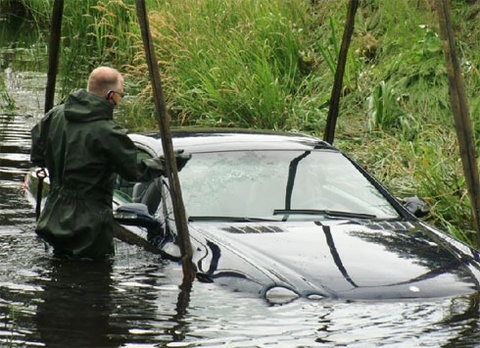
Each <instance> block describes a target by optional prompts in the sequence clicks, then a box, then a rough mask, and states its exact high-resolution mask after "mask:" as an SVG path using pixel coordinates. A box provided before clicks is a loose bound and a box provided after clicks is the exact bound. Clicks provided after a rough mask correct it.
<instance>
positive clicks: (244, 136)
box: [129, 129, 334, 154]
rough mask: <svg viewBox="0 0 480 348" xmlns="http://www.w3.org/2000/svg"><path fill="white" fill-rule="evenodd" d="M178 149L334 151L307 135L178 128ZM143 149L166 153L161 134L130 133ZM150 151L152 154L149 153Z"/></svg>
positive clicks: (175, 133)
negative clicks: (162, 148)
mask: <svg viewBox="0 0 480 348" xmlns="http://www.w3.org/2000/svg"><path fill="white" fill-rule="evenodd" d="M171 133H172V143H173V147H174V148H175V149H183V150H184V151H185V152H186V153H199V152H213V151H219V150H221V151H240V150H302V151H308V150H314V149H318V148H331V149H334V148H333V147H332V146H330V145H329V144H328V143H327V142H325V141H323V140H321V139H319V138H316V137H313V136H309V135H305V134H298V133H288V132H278V131H265V130H250V129H178V130H177V129H174V130H172V132H171ZM129 136H130V138H132V140H133V141H134V142H135V143H136V145H137V146H139V145H143V146H140V147H144V146H147V147H148V148H152V149H154V151H155V152H156V153H157V154H160V153H161V152H162V150H161V141H160V137H159V134H158V133H149V134H129ZM149 152H150V151H149Z"/></svg>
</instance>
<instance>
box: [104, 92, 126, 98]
mask: <svg viewBox="0 0 480 348" xmlns="http://www.w3.org/2000/svg"><path fill="white" fill-rule="evenodd" d="M112 93H117V94H118V95H119V96H120V98H123V97H125V94H124V93H121V92H117V91H114V90H109V91H108V92H107V95H106V99H107V100H108V99H109V98H110V97H111V96H112Z"/></svg>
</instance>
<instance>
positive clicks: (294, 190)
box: [113, 130, 480, 302]
mask: <svg viewBox="0 0 480 348" xmlns="http://www.w3.org/2000/svg"><path fill="white" fill-rule="evenodd" d="M130 136H131V139H132V140H133V141H134V143H135V144H136V146H137V147H138V150H139V154H140V156H142V157H154V156H160V155H161V154H162V146H161V141H160V139H158V137H157V136H155V135H152V136H149V135H139V134H132V135H130ZM173 144H174V148H175V149H176V150H179V149H181V150H183V151H184V153H185V154H188V155H191V158H190V160H189V161H188V162H187V164H186V165H185V166H184V167H183V168H182V170H181V171H180V172H179V179H180V182H181V189H182V197H183V201H184V204H185V210H186V214H187V218H188V222H189V223H188V227H189V233H190V237H191V243H192V247H193V261H194V263H195V265H196V267H197V269H198V276H197V278H198V280H199V281H205V282H214V283H217V284H219V285H221V286H227V287H229V288H231V289H232V290H233V291H242V292H250V293H254V294H258V295H259V296H262V297H265V298H266V299H268V300H269V301H272V302H285V301H289V300H291V299H294V298H297V297H306V298H312V299H321V298H335V299H337V298H338V299H364V300H392V299H407V298H433V297H449V296H458V295H467V294H472V293H475V292H478V291H479V289H480V285H479V280H480V263H479V253H478V252H477V251H476V250H474V249H472V248H471V247H469V246H467V245H465V244H463V243H461V242H459V241H456V240H455V239H454V238H452V237H451V236H449V235H447V234H446V233H444V232H442V231H439V230H438V229H436V228H434V227H432V226H429V225H428V224H426V223H425V222H423V221H422V220H420V219H419V218H418V217H416V216H415V213H416V211H415V208H414V209H412V208H411V206H410V205H409V206H408V208H409V209H407V207H406V205H405V202H400V201H399V200H397V199H396V198H395V197H394V196H393V195H392V194H390V193H389V192H388V191H387V190H386V189H385V188H384V187H383V186H382V185H381V184H380V183H379V182H378V181H377V180H375V179H374V178H373V177H372V176H371V175H370V174H369V173H367V172H366V171H365V170H363V169H362V168H361V167H360V166H359V165H358V164H356V163H355V162H354V161H353V160H352V159H350V158H349V157H348V156H346V155H345V154H343V153H342V152H341V151H339V150H338V149H336V148H334V147H332V146H331V145H329V144H327V143H326V142H324V141H322V140H320V139H318V138H315V137H311V136H306V135H299V134H284V133H272V132H253V131H233V130H231V131H228V130H227V131H225V130H211V131H209V130H194V131H181V132H174V133H173ZM117 184H118V187H117V188H118V190H117V192H116V194H115V198H114V202H113V205H114V208H115V209H116V217H117V219H118V221H120V222H121V223H123V226H124V228H127V229H129V230H130V231H132V232H134V233H136V234H138V235H140V236H142V238H145V239H147V240H149V242H150V243H152V244H154V245H155V246H156V247H157V248H160V249H162V251H163V253H164V256H165V257H167V258H171V259H173V260H175V259H177V258H178V257H179V250H178V247H177V246H176V230H175V223H174V215H173V209H172V202H171V198H170V190H169V184H168V181H167V179H166V178H163V177H162V178H158V179H156V180H154V181H152V182H150V183H148V184H142V183H132V182H125V181H123V180H121V179H120V178H118V180H117ZM410 203H411V202H410ZM413 206H415V204H413ZM420 207H421V206H420ZM135 225H136V226H135Z"/></svg>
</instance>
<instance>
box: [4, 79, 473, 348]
mask: <svg viewBox="0 0 480 348" xmlns="http://www.w3.org/2000/svg"><path fill="white" fill-rule="evenodd" d="M8 78H13V77H8ZM14 78H15V79H17V80H11V81H10V82H11V85H10V87H9V88H10V91H9V95H11V96H12V98H14V100H15V104H16V106H17V109H16V110H15V111H11V110H10V111H1V112H0V346H2V347H3V346H5V347H38V346H46V347H120V346H122V347H200V346H204V347H264V346H279V347H316V346H318V347H334V346H355V347H365V346H367V347H373V346H378V345H383V346H394V347H405V346H408V347H413V346H415V347H417V346H428V347H458V346H465V347H471V346H475V345H477V344H478V342H480V329H479V321H478V320H479V308H478V306H479V299H478V296H471V297H459V298H456V299H454V300H450V299H438V300H429V301H402V302H399V303H397V302H384V303H374V302H341V301H330V300H328V301H323V300H321V301H306V300H303V299H302V300H298V301H294V302H292V303H289V304H287V305H283V306H270V305H268V304H267V303H265V302H264V301H262V300H261V299H258V298H255V297H252V296H251V295H247V294H242V293H233V292H230V291H228V290H227V289H223V288H220V287H218V286H216V285H215V284H201V283H198V282H195V283H194V284H193V287H192V289H191V291H189V289H185V290H184V291H181V290H180V289H179V287H178V284H180V282H181V279H182V275H181V267H180V266H179V265H176V264H172V263H168V262H164V261H162V260H161V259H160V258H159V256H158V255H153V254H151V253H148V252H146V251H144V250H141V249H139V248H137V247H135V246H130V245H126V244H124V243H121V242H118V241H117V242H116V249H117V253H116V256H115V257H114V258H113V259H112V261H111V262H110V263H100V264H99V263H89V262H77V263H74V262H67V261H59V260H55V259H53V258H52V257H51V256H50V253H48V252H46V251H45V247H44V245H43V243H42V242H41V241H40V240H39V239H37V238H36V236H35V233H34V232H33V229H34V219H35V218H34V211H33V208H32V207H31V205H30V204H29V203H28V202H27V200H26V198H24V196H23V193H22V190H21V185H22V180H23V176H24V174H25V172H26V171H27V170H28V168H29V163H28V153H29V148H30V143H29V130H30V128H31V127H32V126H33V124H34V122H35V120H36V119H37V118H38V117H39V116H40V115H41V107H40V106H41V105H43V101H42V97H41V92H40V89H39V86H40V85H43V84H44V82H45V81H44V79H45V76H44V74H35V73H28V74H27V73H25V74H23V75H22V74H17V75H15V77H14ZM1 80H2V79H0V81H1ZM4 80H6V81H8V79H5V76H4ZM13 82H15V83H13ZM28 85H33V87H31V89H28V88H27V87H26V86H28ZM392 247H394V246H393V245H392Z"/></svg>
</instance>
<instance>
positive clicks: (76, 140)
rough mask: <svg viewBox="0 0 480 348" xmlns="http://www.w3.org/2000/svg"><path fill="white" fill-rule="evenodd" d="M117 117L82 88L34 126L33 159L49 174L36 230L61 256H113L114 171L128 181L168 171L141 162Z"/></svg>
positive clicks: (108, 105)
mask: <svg viewBox="0 0 480 348" xmlns="http://www.w3.org/2000/svg"><path fill="white" fill-rule="evenodd" d="M112 118H113V107H112V106H111V105H110V104H109V103H108V102H107V101H106V100H104V99H102V98H99V97H97V96H96V95H93V94H91V93H88V92H87V91H85V90H78V91H76V92H75V93H73V94H71V95H69V96H68V97H67V99H66V100H65V103H64V104H61V105H59V106H56V107H55V108H53V109H52V110H51V111H50V112H48V113H47V114H46V115H45V116H44V117H43V118H42V120H41V121H40V122H39V123H38V124H37V125H36V126H35V127H34V128H33V129H32V148H31V160H32V162H33V163H34V164H35V165H37V166H41V167H46V168H47V169H48V173H49V177H50V191H49V195H48V197H47V201H46V203H45V207H44V209H43V211H42V213H41V215H40V217H39V220H38V224H37V228H36V232H37V234H38V235H39V236H40V237H42V238H43V239H44V240H45V241H47V242H48V243H50V244H51V245H52V246H53V248H54V252H55V253H56V254H60V255H67V256H79V257H89V258H101V257H104V256H105V255H108V254H113V253H114V249H113V223H114V221H113V215H112V196H113V189H114V182H115V174H116V173H117V174H119V175H120V176H122V177H123V178H124V179H126V180H129V181H148V180H150V179H152V178H154V177H156V176H159V175H162V174H163V166H162V162H161V161H160V160H157V161H155V160H147V161H143V162H139V163H137V154H136V149H135V146H134V144H133V143H132V141H131V140H130V138H129V137H128V136H127V135H126V131H125V130H123V129H121V128H120V127H118V126H116V125H115V124H114V123H113V121H112Z"/></svg>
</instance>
